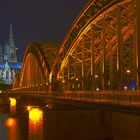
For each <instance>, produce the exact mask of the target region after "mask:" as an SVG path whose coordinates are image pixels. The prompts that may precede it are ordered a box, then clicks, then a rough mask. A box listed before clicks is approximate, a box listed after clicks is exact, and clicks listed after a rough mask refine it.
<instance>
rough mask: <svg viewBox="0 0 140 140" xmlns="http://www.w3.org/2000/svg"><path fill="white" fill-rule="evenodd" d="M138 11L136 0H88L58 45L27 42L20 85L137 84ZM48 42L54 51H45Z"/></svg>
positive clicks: (81, 87) (92, 87)
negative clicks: (28, 43)
mask: <svg viewBox="0 0 140 140" xmlns="http://www.w3.org/2000/svg"><path fill="white" fill-rule="evenodd" d="M137 16H138V15H137V12H136V0H92V1H90V2H89V3H88V5H87V6H86V7H85V8H84V9H83V11H82V12H81V14H80V15H79V16H78V18H77V19H76V20H75V22H74V23H73V25H72V26H71V29H70V30H69V32H68V34H67V35H66V37H65V38H64V40H63V42H62V43H61V45H59V47H56V45H50V44H49V45H50V47H47V45H48V43H46V44H47V45H44V44H38V43H32V44H30V45H29V46H28V47H27V50H26V53H25V56H24V61H23V68H22V71H21V74H20V78H19V86H17V87H18V88H20V89H23V88H25V89H26V88H27V87H28V88H29V87H32V89H33V88H34V87H35V85H37V86H38V85H40V87H41V86H42V85H43V84H44V85H45V86H46V85H50V86H49V89H50V90H52V89H53V90H55V89H56V90H57V89H58V88H59V89H60V88H61V89H63V90H122V89H123V88H125V89H126V88H127V89H138V87H139V77H140V76H139V63H140V62H139V57H140V56H139V54H138V52H139V48H138V45H137V38H138V36H137V30H138V29H137V18H136V17H137ZM52 46H55V47H52ZM47 48H49V49H52V48H53V49H52V53H54V55H52V54H51V53H50V52H49V51H44V50H45V49H46V50H47ZM46 55H47V56H46ZM15 81H18V80H15ZM15 83H17V82H14V85H17V84H15ZM37 89H39V88H37Z"/></svg>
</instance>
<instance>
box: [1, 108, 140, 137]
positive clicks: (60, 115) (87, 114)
mask: <svg viewBox="0 0 140 140" xmlns="http://www.w3.org/2000/svg"><path fill="white" fill-rule="evenodd" d="M2 108H3V106H2ZM41 115H42V116H41V117H40V118H39V119H35V120H34V121H33V120H31V118H30V117H29V114H28V113H24V112H23V113H21V114H19V115H17V116H11V114H10V113H9V112H8V111H7V110H6V111H5V110H2V111H0V140H140V133H139V132H140V116H139V115H130V114H129V113H122V112H113V111H104V110H100V109H96V110H57V111H47V112H45V113H44V114H41Z"/></svg>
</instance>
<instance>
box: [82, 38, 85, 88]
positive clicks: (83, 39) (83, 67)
mask: <svg viewBox="0 0 140 140" xmlns="http://www.w3.org/2000/svg"><path fill="white" fill-rule="evenodd" d="M84 51H85V35H83V36H82V90H84V84H85V54H84Z"/></svg>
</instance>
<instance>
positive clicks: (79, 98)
mask: <svg viewBox="0 0 140 140" xmlns="http://www.w3.org/2000/svg"><path fill="white" fill-rule="evenodd" d="M12 94H14V95H27V96H34V97H42V98H50V99H60V100H70V101H76V102H86V103H93V102H96V103H107V104H114V105H129V106H139V107H140V91H139V90H138V91H108V90H107V91H105V90H104V91H20V92H19V91H17V92H16V91H14V92H13V93H12Z"/></svg>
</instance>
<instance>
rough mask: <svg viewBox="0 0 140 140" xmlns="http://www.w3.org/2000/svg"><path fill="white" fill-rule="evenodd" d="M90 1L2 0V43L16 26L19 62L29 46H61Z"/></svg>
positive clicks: (0, 1)
mask: <svg viewBox="0 0 140 140" xmlns="http://www.w3.org/2000/svg"><path fill="white" fill-rule="evenodd" d="M88 2H89V0H0V42H1V43H2V44H4V42H5V40H8V36H9V26H10V23H12V24H13V32H14V38H15V44H16V46H17V47H18V56H19V60H20V61H21V60H22V57H23V54H24V51H25V48H26V46H27V44H29V43H30V42H44V41H48V42H52V41H53V42H61V41H62V40H63V39H64V36H65V35H66V34H67V32H68V30H69V28H70V26H71V25H72V23H73V21H74V20H75V19H76V17H77V16H78V15H79V13H80V12H81V11H82V9H83V7H84V6H85V5H86V4H87V3H88Z"/></svg>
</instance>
